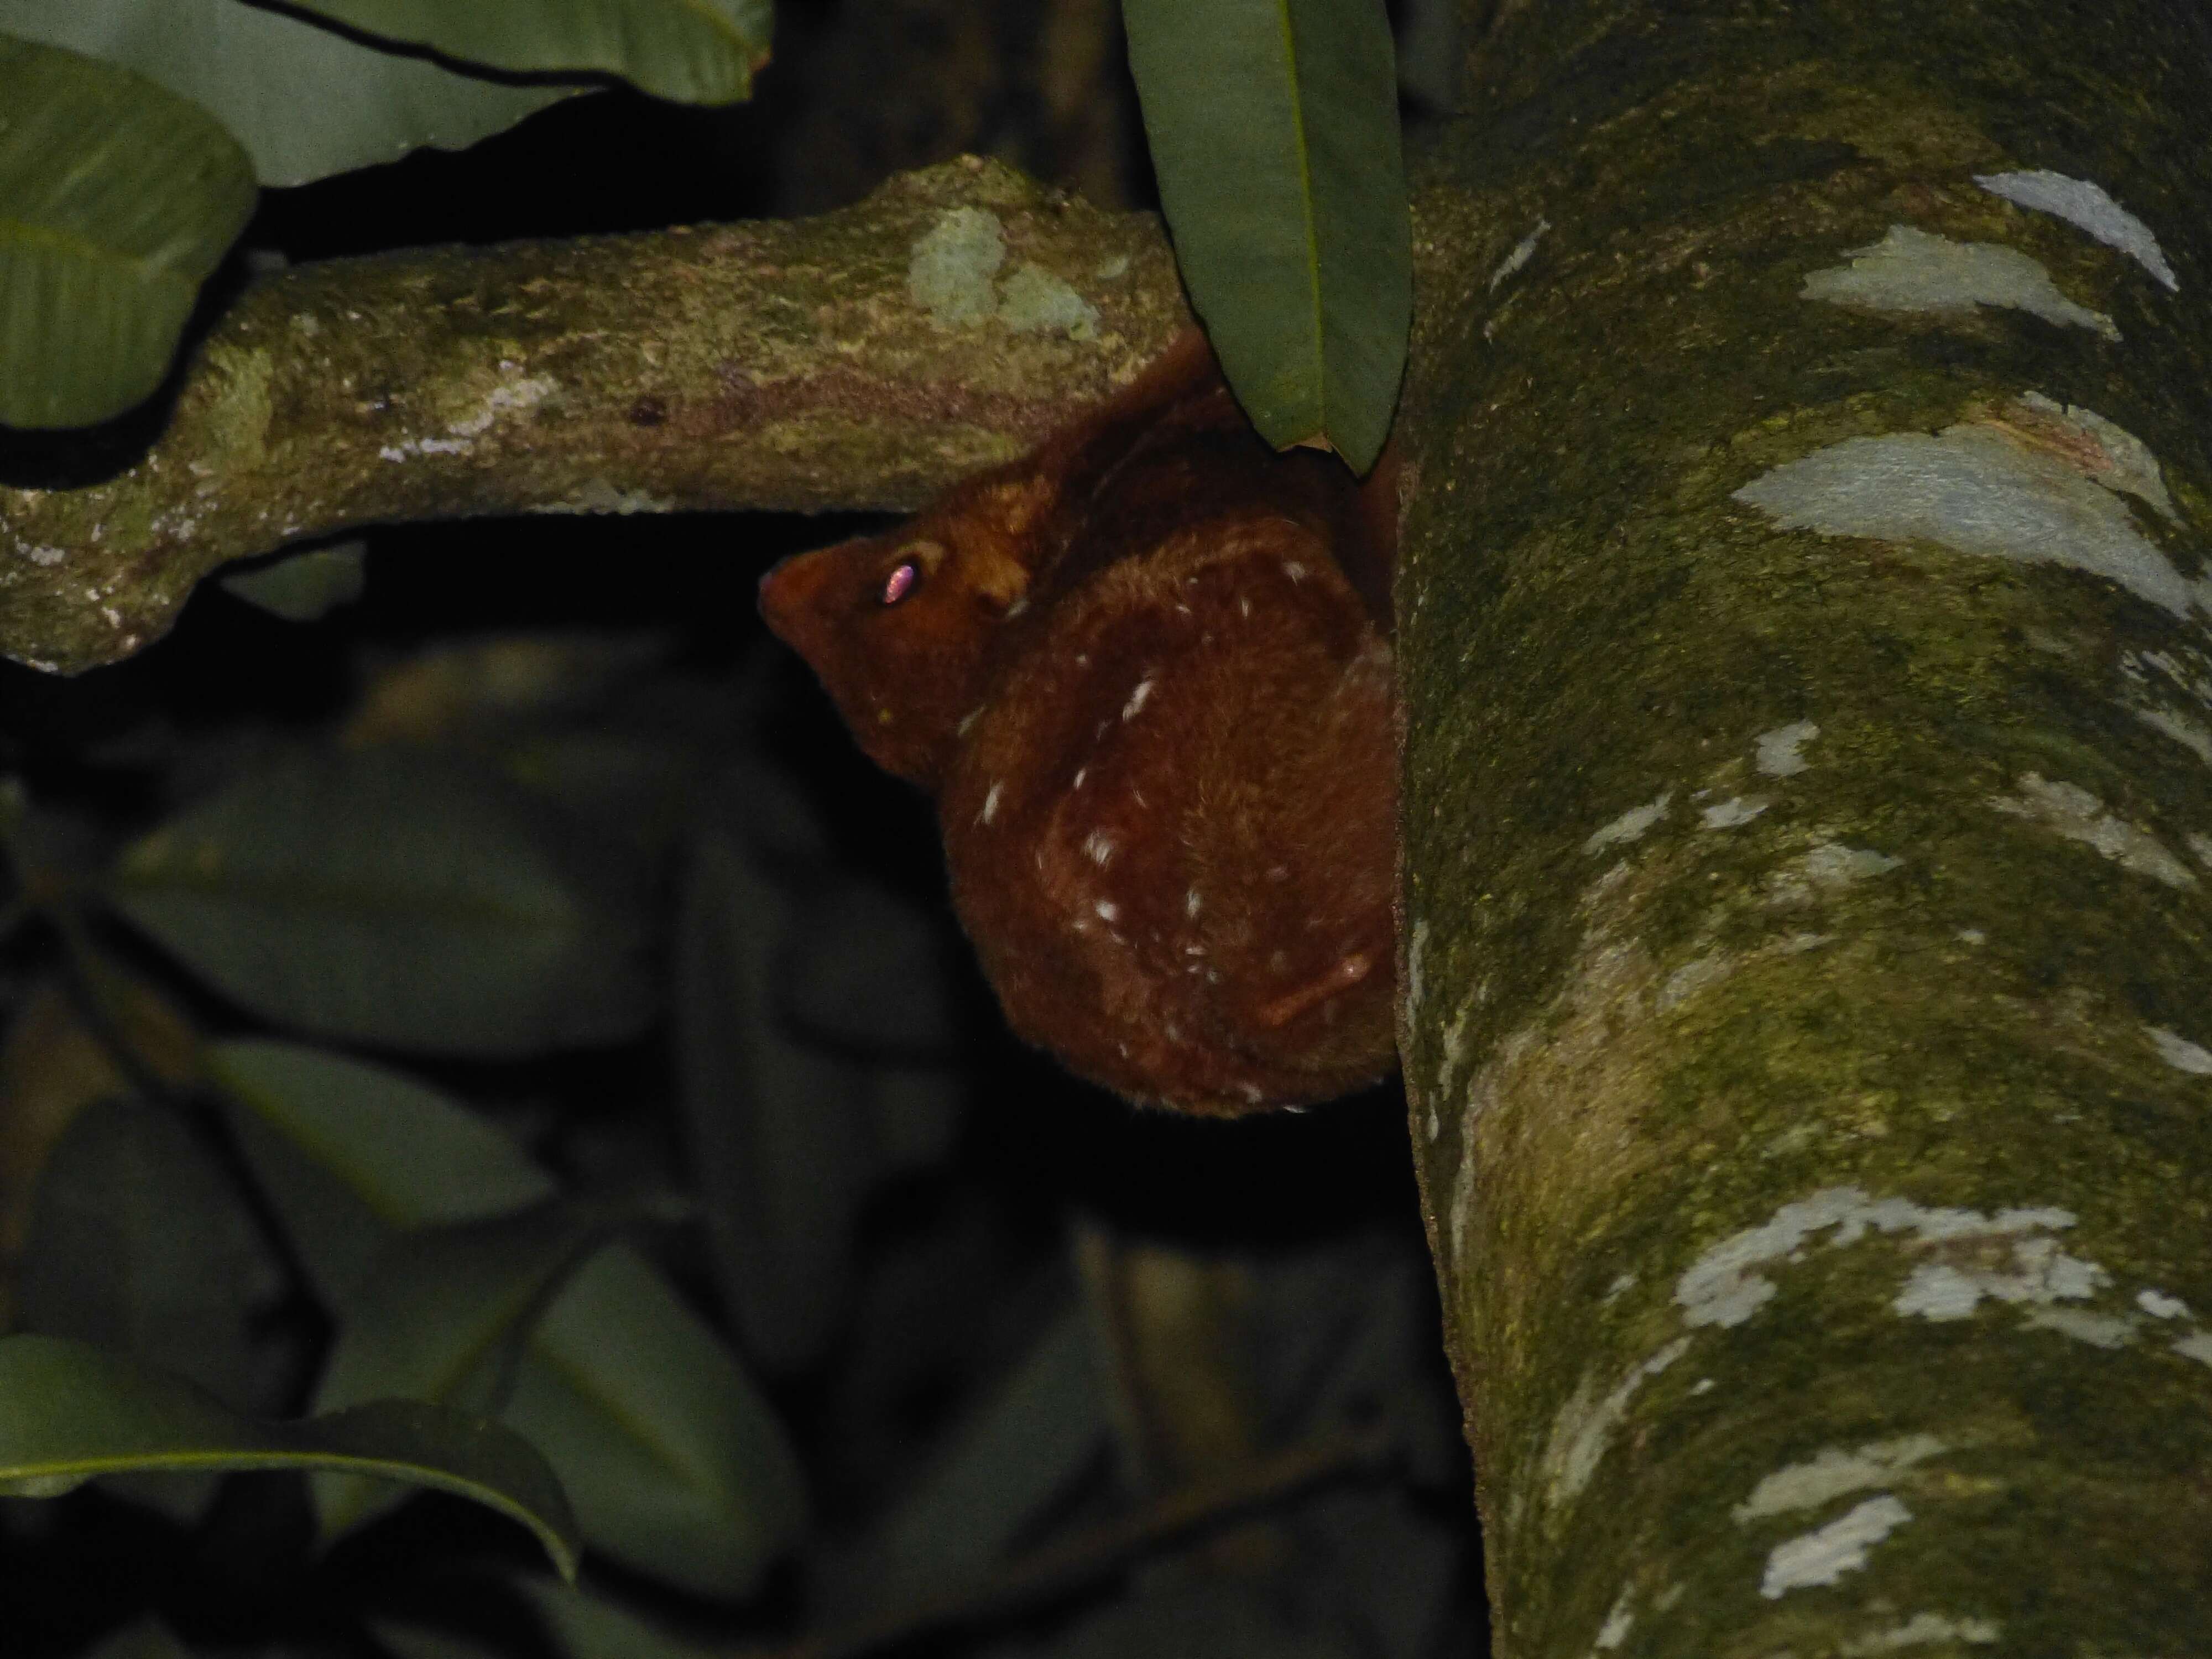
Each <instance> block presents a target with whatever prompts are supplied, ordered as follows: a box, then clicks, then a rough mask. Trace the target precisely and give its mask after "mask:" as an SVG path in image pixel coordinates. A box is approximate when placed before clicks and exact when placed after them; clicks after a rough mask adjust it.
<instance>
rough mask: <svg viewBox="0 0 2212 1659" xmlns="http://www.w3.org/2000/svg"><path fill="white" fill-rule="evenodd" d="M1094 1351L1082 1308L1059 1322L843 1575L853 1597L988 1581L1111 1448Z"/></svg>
mask: <svg viewBox="0 0 2212 1659" xmlns="http://www.w3.org/2000/svg"><path fill="white" fill-rule="evenodd" d="M1097 1347H1098V1345H1097V1338H1096V1336H1095V1334H1093V1331H1092V1328H1091V1318H1090V1316H1089V1315H1088V1314H1087V1313H1085V1311H1084V1310H1080V1309H1076V1310H1071V1311H1069V1312H1067V1313H1066V1314H1063V1315H1062V1316H1060V1318H1059V1319H1058V1320H1057V1321H1056V1322H1054V1324H1053V1325H1052V1326H1051V1327H1050V1328H1048V1330H1047V1331H1046V1332H1045V1334H1044V1335H1043V1336H1042V1339H1041V1340H1039V1341H1038V1342H1037V1344H1036V1346H1035V1347H1034V1348H1032V1349H1031V1350H1030V1352H1029V1354H1028V1355H1027V1356H1026V1357H1025V1358H1024V1359H1023V1360H1022V1362H1021V1364H1019V1365H1018V1366H1017V1367H1016V1368H1015V1370H1014V1372H1013V1374H1012V1376H1009V1377H1007V1378H1006V1380H1005V1381H1004V1383H1001V1384H1000V1387H999V1389H998V1390H997V1392H996V1393H995V1395H994V1396H993V1397H992V1398H991V1399H990V1400H989V1401H987V1402H986V1403H985V1404H984V1405H983V1406H982V1407H981V1409H980V1410H979V1411H977V1412H976V1413H975V1415H974V1416H973V1417H971V1418H970V1419H969V1420H968V1421H967V1422H966V1423H965V1424H964V1425H962V1427H961V1428H960V1430H959V1431H958V1433H957V1435H956V1436H954V1437H952V1441H951V1444H950V1445H949V1446H948V1447H947V1448H946V1449H945V1452H944V1454H943V1455H942V1457H941V1458H940V1459H939V1462H937V1463H936V1465H935V1466H934V1467H933V1468H932V1469H931V1470H930V1471H929V1473H928V1474H927V1475H925V1476H924V1478H923V1479H922V1480H921V1482H920V1483H919V1484H918V1485H917V1486H915V1488H914V1489H913V1490H912V1491H911V1492H908V1494H907V1495H906V1497H905V1498H903V1499H902V1501H901V1502H900V1503H899V1504H897V1505H896V1507H894V1508H893V1509H892V1510H890V1513H889V1514H888V1515H886V1516H884V1519H883V1521H882V1522H880V1523H879V1524H878V1527H877V1528H876V1530H875V1532H874V1534H873V1535H872V1536H871V1537H870V1538H869V1539H868V1540H867V1541H866V1542H865V1543H864V1544H863V1545H862V1547H860V1550H859V1551H858V1552H856V1553H855V1555H854V1559H852V1560H851V1561H849V1562H848V1563H845V1564H843V1565H842V1568H841V1570H840V1571H839V1573H838V1575H837V1583H838V1585H839V1586H840V1587H841V1589H843V1592H844V1597H845V1598H849V1599H850V1600H853V1601H856V1602H859V1603H860V1605H862V1606H866V1607H896V1606H899V1605H901V1604H902V1603H905V1602H908V1601H919V1600H921V1599H923V1598H925V1597H926V1596H927V1595H929V1593H930V1592H931V1591H932V1590H933V1589H939V1588H942V1587H943V1586H944V1585H945V1584H947V1583H959V1582H962V1581H963V1580H966V1579H971V1578H979V1577H981V1576H982V1575H983V1574H984V1573H985V1572H986V1571H987V1570H988V1569H989V1567H990V1566H991V1565H992V1563H993V1562H994V1561H996V1560H997V1559H1000V1557H1001V1556H1002V1555H1004V1554H1005V1553H1006V1551H1007V1550H1008V1549H1009V1548H1010V1547H1012V1545H1013V1544H1014V1543H1015V1542H1016V1541H1018V1540H1019V1539H1020V1538H1021V1537H1022V1536H1023V1535H1024V1534H1025V1533H1026V1532H1028V1531H1029V1530H1030V1528H1032V1527H1033V1526H1034V1524H1035V1523H1036V1519H1037V1517H1038V1516H1039V1515H1040V1514H1041V1513H1042V1511H1043V1510H1045V1509H1046V1508H1047V1507H1048V1505H1049V1504H1051V1503H1052V1502H1053V1500H1054V1499H1055V1498H1060V1497H1062V1496H1064V1495H1065V1493H1066V1492H1067V1491H1068V1489H1069V1488H1070V1487H1071V1486H1073V1485H1074V1483H1075V1482H1076V1481H1077V1480H1078V1479H1079V1478H1080V1477H1081V1475H1082V1474H1084V1473H1085V1470H1086V1469H1088V1468H1090V1467H1091V1465H1092V1464H1093V1463H1095V1462H1096V1461H1097V1455H1098V1453H1099V1452H1100V1451H1101V1450H1102V1449H1103V1448H1104V1447H1105V1446H1106V1445H1107V1444H1108V1443H1109V1439H1110V1434H1111V1430H1110V1426H1109V1419H1108V1415H1107V1399H1106V1392H1107V1391H1106V1386H1105V1381H1104V1378H1103V1375H1102V1373H1101V1368H1100V1364H1099V1358H1098V1352H1097ZM833 1599H840V1598H837V1597H835V1596H833Z"/></svg>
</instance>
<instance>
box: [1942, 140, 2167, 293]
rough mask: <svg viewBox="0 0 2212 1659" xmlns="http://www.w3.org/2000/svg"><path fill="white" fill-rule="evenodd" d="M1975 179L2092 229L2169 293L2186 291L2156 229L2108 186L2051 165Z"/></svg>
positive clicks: (2004, 194) (2013, 198) (1994, 193)
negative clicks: (2153, 231)
mask: <svg viewBox="0 0 2212 1659" xmlns="http://www.w3.org/2000/svg"><path fill="white" fill-rule="evenodd" d="M1974 182H1975V183H1976V184H1978V185H1980V186H1981V187H1982V188H1983V189H1984V190H1985V191H1989V192H1990V195H1992V196H2002V197H2004V198H2005V200H2007V201H2008V202H2013V203H2016V204H2019V205H2020V206H2021V207H2024V208H2033V210H2035V211H2037V212H2038V213H2048V214H2051V215H2052V216H2055V217H2057V218H2060V219H2063V220H2064V221H2066V222H2067V223H2068V224H2069V225H2072V226H2074V227H2075V228H2076V229H2080V230H2085V231H2087V232H2088V233H2089V234H2090V235H2092V236H2093V237H2095V238H2096V239H2097V240H2099V241H2100V242H2102V243H2103V244H2104V245H2105V246H2106V247H2111V248H2118V250H2119V251H2120V252H2123V253H2124V254H2126V255H2127V256H2128V257H2129V258H2130V259H2133V260H2134V261H2135V262H2136V264H2139V265H2141V266H2142V268H2143V269H2144V270H2147V271H2148V272H2150V274H2151V275H2152V276H2154V277H2156V278H2157V279H2158V281H2159V283H2160V284H2161V285H2162V286H2163V287H2164V288H2165V289H2166V292H2168V293H2169V294H2178V293H2179V292H2180V291H2181V283H2180V281H2179V278H2177V277H2176V276H2174V274H2173V267H2172V265H2171V264H2167V263H2166V253H2165V251H2164V250H2163V249H2161V248H2160V246H2159V245H2158V238H2157V237H2156V236H2154V235H2153V234H2151V228H2150V227H2149V226H2148V225H2147V224H2145V223H2144V222H2142V220H2140V219H2138V218H2136V216H2135V215H2134V214H2132V213H2130V212H2129V211H2128V210H2126V209H2125V208H2124V207H2122V206H2121V205H2120V204H2118V202H2116V201H2114V200H2113V199H2112V197H2111V196H2110V195H2108V194H2106V191H2105V187H2104V186H2103V185H2096V184H2092V183H2090V182H2089V180H2087V179H2069V178H2068V177H2067V176H2066V175H2065V174H2064V173H2053V172H2052V171H2051V169H2050V168H2048V167H2038V168H2036V169H2034V170H2033V172H2027V173H1976V174H1975V175H1974Z"/></svg>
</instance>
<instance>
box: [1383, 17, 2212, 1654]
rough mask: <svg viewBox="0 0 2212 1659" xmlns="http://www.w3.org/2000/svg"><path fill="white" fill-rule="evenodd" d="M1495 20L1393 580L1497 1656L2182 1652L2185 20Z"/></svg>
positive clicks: (2199, 1172) (1423, 343)
mask: <svg viewBox="0 0 2212 1659" xmlns="http://www.w3.org/2000/svg"><path fill="white" fill-rule="evenodd" d="M1470 9H1471V10H1479V9H1480V8H1479V7H1472V8H1470ZM1499 10H1500V11H1501V12H1502V14H1503V15H1502V16H1501V17H1499V18H1498V20H1496V21H1494V22H1493V23H1492V25H1491V26H1490V27H1487V29H1486V30H1478V31H1477V32H1476V35H1475V39H1474V46H1473V47H1472V63H1471V67H1472V81H1471V84H1472V89H1473V90H1472V97H1471V100H1470V103H1469V106H1468V107H1469V110H1470V112H1471V114H1470V116H1469V118H1468V120H1467V121H1466V122H1465V124H1464V125H1463V126H1462V128H1460V129H1459V130H1457V131H1455V135H1454V138H1453V141H1452V144H1451V148H1450V149H1449V153H1448V154H1447V155H1443V157H1442V158H1440V160H1439V161H1438V164H1437V169H1436V171H1435V173H1433V174H1432V175H1431V176H1432V178H1433V179H1438V180H1440V181H1441V183H1440V184H1438V185H1437V187H1435V188H1433V189H1432V190H1431V191H1430V192H1429V193H1428V194H1427V195H1426V196H1425V197H1424V202H1423V207H1422V211H1421V215H1420V218H1419V224H1418V227H1417V240H1418V241H1419V242H1420V243H1422V244H1424V245H1425V255H1424V257H1425V259H1426V261H1427V263H1426V264H1425V268H1424V289H1423V295H1422V317H1421V324H1420V331H1419V338H1418V340H1417V343H1416V349H1415V355H1414V371H1413V377H1412V380H1411V383H1410V387H1409V392H1408V403H1407V433H1408V435H1409V438H1410V439H1411V441H1412V446H1413V455H1412V458H1411V460H1412V465H1411V468H1410V473H1411V477H1412V507H1411V516H1410V520H1409V522H1408V526H1407V537H1408V539H1407V551H1406V555H1405V559H1404V563H1403V566H1402V568H1401V573H1400V580H1401V586H1400V592H1399V613H1400V635H1399V637H1400V643H1401V652H1402V657H1403V663H1404V674H1405V678H1406V683H1407V713H1406V731H1407V739H1406V797H1405V810H1406V814H1407V827H1406V839H1405V848H1404V859H1405V902H1406V912H1405V915H1406V921H1407V933H1406V939H1407V975H1406V980H1405V984H1406V1008H1405V1018H1406V1039H1407V1084H1408V1093H1409V1097H1410V1100H1411V1108H1412V1114H1413V1139H1414V1143H1415V1146H1416V1147H1417V1149H1418V1152H1419V1162H1420V1167H1421V1176H1422V1182H1423V1189H1424V1192H1425V1203H1426V1209H1427V1213H1428V1217H1429V1225H1430V1231H1431V1239H1432V1243H1433V1245H1434V1249H1435V1252H1436V1257H1437V1267H1438V1272H1439V1274H1440V1277H1441V1281H1442V1285H1443V1304H1444V1309H1445V1317H1446V1322H1447V1325H1448V1334H1449V1342H1450V1346H1451V1350H1452V1354H1453V1358H1454V1361H1455V1364H1456V1367H1457V1370H1458V1373H1459V1377H1460V1382H1461V1387H1462V1395H1463V1397H1464V1399H1465V1400H1466V1401H1467V1402H1468V1425H1469V1433H1470V1437H1471V1439H1472V1441H1473V1443H1474V1449H1475V1458H1476V1465H1477V1470H1478V1480H1479V1485H1480V1502H1481V1507H1482V1515H1483V1521H1484V1525H1485V1529H1486V1547H1487V1549H1488V1553H1489V1572H1490V1577H1491V1593H1492V1599H1493V1604H1494V1610H1495V1614H1496V1626H1497V1639H1498V1650H1499V1651H1500V1652H1501V1653H1503V1654H1505V1655H1509V1656H1512V1659H1534V1656H1548V1655H1569V1654H1571V1655H1574V1656H1577V1659H1581V1656H1584V1655H1589V1654H1592V1653H1595V1654H1600V1655H1603V1654H1607V1653H1618V1654H1621V1655H1696V1656H1700V1659H1704V1656H1719V1655H1744V1656H1771V1655H1778V1654H1781V1653H1784V1652H1787V1653H1790V1654H1794V1655H1796V1656H1799V1659H1806V1656H1814V1655H1852V1654H1880V1653H1887V1652H1891V1651H1893V1650H1911V1651H1914V1652H1922V1651H1932V1652H1960V1653H1963V1652H1967V1651H1982V1650H1989V1651H2001V1652H2004V1653H2009V1654H2023V1655H2024V1654H2031V1653H2033V1654H2060V1653H2064V1654H2087V1653H2091V1652H2094V1653H2099V1654H2111V1655H2118V1654H2141V1655H2150V1654H2166V1655H2173V1654H2179V1653H2183V1652H2204V1651H2208V1650H2212V1225H2208V1213H2207V1212H2208V1207H2212V1004H2209V1003H2208V997H2207V991H2208V987H2212V970H2209V969H2208V963H2207V959H2206V942H2205V941H2206V929H2207V924H2208V921H2212V773H2208V767H2212V712H2208V709H2207V706H2206V705H2207V704H2208V702H2212V642H2208V641H2207V639H2206V636H2205V634H2204V632H2203V629H2204V623H2205V618H2206V616H2207V613H2208V608H2212V572H2207V571H2206V570H2205V568H2204V567H2203V548H2204V532H2205V530H2206V527H2207V523H2208V515H2212V493H2208V492H2212V466H2208V456H2207V447H2206V443H2205V440H2204V435H2205V434H2206V433H2207V432H2212V410H2208V409H2207V407H2206V404H2207V398H2206V392H2205V386H2206V375H2205V365H2206V362H2207V361H2208V358H2212V331H2208V330H2207V328H2206V326H2205V323H2204V320H2203V317H2204V313H2203V307H2202V300H2203V294H2204V292H2205V283H2206V281H2207V276H2208V266H2207V257H2206V256H2207V252H2208V247H2207V226H2208V224H2212V199H2208V196H2212V192H2208V190H2207V179H2206V168H2207V158H2208V157H2212V132H2208V131H2207V126H2208V122H2207V118H2206V111H2207V108H2208V104H2212V100H2208V98H2207V96H2206V83H2207V74H2208V70H2212V42H2208V32H2207V29H2206V26H2205V24H2204V23H2203V20H2202V15H2201V13H2200V12H2199V11H2198V10H2197V9H2194V8H2193V7H2191V6H2190V5H2188V4H2186V3H2184V0H2108V3H2106V4H2103V5H2100V6H2096V7H2076V6H2069V5H2058V4H2053V3H2050V0H1940V3H1928V0H1922V3H1917V4H1911V5H1907V4H1902V3H1895V0H1825V3H1808V4H1796V5H1782V4H1755V3H1745V0H1547V3H1542V4H1531V3H1512V0H1508V3H1506V4H1504V5H1503V6H1502V7H1501V8H1499ZM2192 319H2194V320H2192Z"/></svg>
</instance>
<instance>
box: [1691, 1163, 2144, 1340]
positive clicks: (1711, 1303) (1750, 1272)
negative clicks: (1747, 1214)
mask: <svg viewBox="0 0 2212 1659" xmlns="http://www.w3.org/2000/svg"><path fill="white" fill-rule="evenodd" d="M2074 1221H2075V1217H2074V1215H2073V1212H2071V1211H2068V1210H2061V1209H2051V1208H2045V1209H2012V1210H2000V1211H1998V1212H1996V1214H1995V1215H1989V1214H1985V1213H1984V1212H1981V1211H1979V1210H1966V1209H1955V1208H1944V1207H1931V1206H1926V1205H1922V1204H1916V1203H1914V1202H1913V1201H1912V1200H1911V1199H1907V1198H1884V1199H1876V1198H1874V1197H1872V1196H1870V1195H1869V1194H1868V1193H1867V1192H1865V1191H1864V1190H1863V1188H1857V1187H1824V1188H1821V1189H1820V1191H1818V1192H1816V1193H1813V1194H1809V1195H1808V1196H1807V1197H1805V1198H1802V1199H1796V1200H1792V1201H1790V1203H1787V1204H1784V1205H1783V1206H1781V1207H1780V1208H1779V1209H1778V1210H1776V1211H1775V1212H1774V1214H1773V1216H1772V1218H1770V1219H1769V1220H1767V1221H1765V1222H1763V1223H1761V1224H1760V1225H1758V1226H1756V1227H1748V1228H1746V1229H1745V1230H1744V1231H1741V1232H1738V1233H1735V1234H1731V1235H1730V1236H1729V1237H1727V1238H1724V1239H1723V1240H1721V1241H1720V1242H1719V1243H1717V1244H1714V1245H1712V1246H1711V1248H1709V1249H1707V1250H1706V1251H1705V1253H1704V1254H1703V1255H1700V1256H1699V1258H1698V1259H1697V1261H1693V1262H1692V1263H1691V1264H1690V1266H1689V1267H1687V1268H1686V1270H1684V1272H1683V1273H1682V1275H1681V1277H1680V1279H1677V1280H1676V1281H1675V1284H1674V1301H1675V1304H1676V1305H1677V1306H1679V1307H1680V1309H1681V1310H1682V1316H1683V1319H1684V1321H1685V1322H1686V1323H1688V1324H1690V1325H1692V1326H1701V1325H1718V1326H1722V1327H1723V1328H1726V1327H1729V1326H1734V1325H1741V1324H1743V1323H1745V1322H1747V1321H1748V1320H1749V1319H1750V1318H1751V1317H1752V1316H1753V1315H1755V1314H1756V1313H1757V1312H1758V1311H1759V1309H1760V1308H1761V1307H1763V1306H1765V1304H1767V1303H1768V1302H1770V1301H1771V1300H1772V1299H1773V1298H1774V1297H1775V1296H1777V1295H1778V1293H1779V1291H1778V1287H1777V1286H1776V1285H1775V1283H1774V1281H1773V1280H1772V1279H1770V1278H1768V1277H1767V1276H1766V1275H1765V1273H1763V1272H1760V1271H1759V1270H1760V1269H1762V1268H1767V1267H1774V1266H1776V1265H1777V1264H1779V1263H1784V1262H1790V1263H1795V1262H1799V1261H1803V1260H1804V1259H1805V1252H1806V1250H1807V1249H1808V1247H1810V1246H1812V1245H1814V1244H1820V1245H1823V1246H1826V1247H1829V1248H1837V1249H1840V1248H1844V1247H1847V1246H1850V1245H1854V1244H1857V1243H1859V1242H1860V1241H1861V1240H1863V1239H1864V1238H1866V1237H1869V1235H1871V1234H1877V1233H1878V1234H1892V1233H1896V1234H1903V1235H1905V1237H1906V1239H1907V1242H1909V1243H1912V1244H1916V1245H1919V1246H1922V1247H1929V1246H1943V1247H1947V1248H1949V1249H1954V1250H1960V1249H1974V1248H1977V1247H1978V1248H1981V1249H1984V1250H1985V1249H1988V1248H1989V1247H1990V1246H1991V1245H1992V1244H1996V1245H2000V1246H2001V1245H2002V1244H2004V1243H2009V1242H2011V1241H2014V1240H2015V1239H2020V1240H2022V1241H2026V1240H2032V1239H2034V1238H2038V1237H2045V1236H2047V1235H2049V1234H2050V1233H2052V1232H2055V1231H2060V1230H2062V1229H2064V1228H2067V1227H2070V1226H2072V1225H2074ZM2066 1260H2067V1261H2071V1260H2072V1258H2070V1257H2069V1258H2066ZM2078 1265H2079V1266H2080V1267H2083V1268H2087V1270H2088V1271H2089V1272H2090V1273H2093V1274H2094V1273H2101V1271H2102V1270H2101V1269H2097V1268H2092V1267H2089V1264H2087V1263H2081V1264H2078ZM2038 1269H2039V1271H2040V1272H2041V1273H2042V1274H2043V1275H2044V1276H2045V1279H2047V1278H2048V1277H2049V1275H2050V1274H2051V1273H2052V1272H2053V1271H2054V1270H2055V1269H2054V1264H2053V1263H2051V1261H2048V1260H2047V1259H2045V1260H2041V1261H2035V1260H2031V1261H2030V1262H2029V1263H2027V1265H2026V1266H2025V1267H2021V1268H2020V1269H2019V1271H2020V1272H2021V1273H2022V1275H2023V1276H2025V1275H2026V1274H2027V1273H2029V1272H2030V1271H2033V1270H2038Z"/></svg>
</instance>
